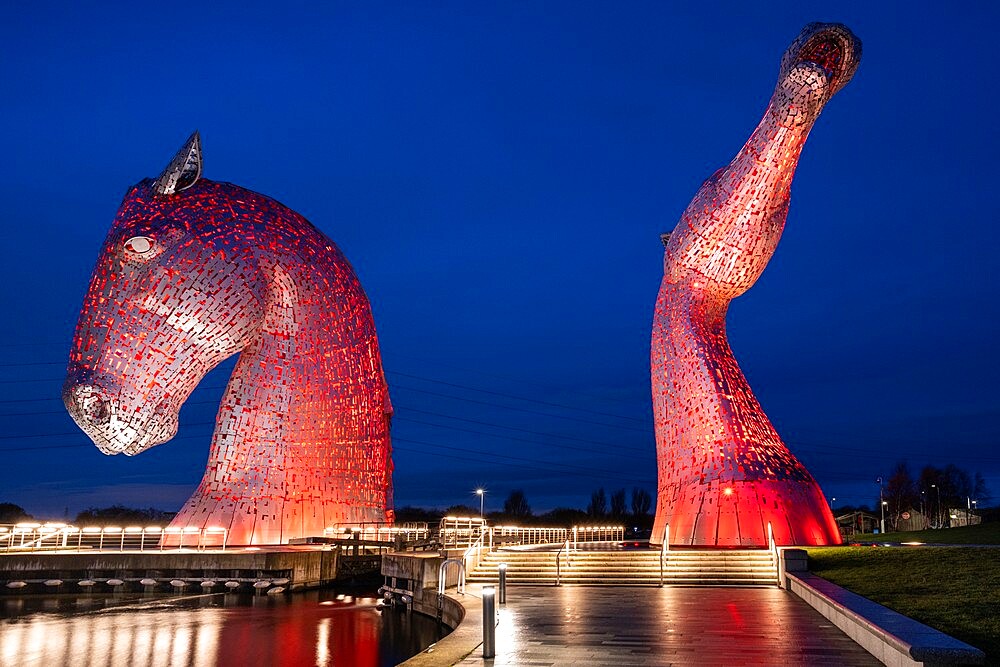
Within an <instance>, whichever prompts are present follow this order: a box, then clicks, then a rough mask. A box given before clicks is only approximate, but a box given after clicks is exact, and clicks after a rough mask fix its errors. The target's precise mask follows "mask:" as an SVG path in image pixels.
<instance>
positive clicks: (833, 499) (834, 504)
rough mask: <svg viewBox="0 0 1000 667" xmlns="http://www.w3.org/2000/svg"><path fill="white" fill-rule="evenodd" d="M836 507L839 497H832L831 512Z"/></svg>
mask: <svg viewBox="0 0 1000 667" xmlns="http://www.w3.org/2000/svg"><path fill="white" fill-rule="evenodd" d="M836 507H837V499H836V498H830V511H831V512H832V511H834V510H835V509H836Z"/></svg>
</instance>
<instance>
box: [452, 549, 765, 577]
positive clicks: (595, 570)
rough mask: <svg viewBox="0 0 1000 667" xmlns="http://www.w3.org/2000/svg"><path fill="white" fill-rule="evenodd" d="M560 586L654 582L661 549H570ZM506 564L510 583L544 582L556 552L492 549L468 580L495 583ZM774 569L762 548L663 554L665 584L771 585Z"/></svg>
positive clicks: (553, 573) (553, 572)
mask: <svg viewBox="0 0 1000 667" xmlns="http://www.w3.org/2000/svg"><path fill="white" fill-rule="evenodd" d="M560 561H561V564H560V568H559V569H560V572H559V580H560V583H562V584H580V585H603V586H658V585H659V584H660V552H659V550H654V549H648V550H635V551H631V550H618V551H574V552H572V553H570V554H569V563H568V564H567V562H566V552H563V553H562V556H561V558H560ZM500 563H506V564H507V583H508V584H528V585H532V584H533V585H548V586H551V585H553V584H555V582H556V554H555V552H554V551H517V550H507V551H494V552H491V553H488V554H483V559H482V562H480V564H479V566H478V567H476V568H475V569H473V570H472V571H471V572H470V573H469V574H468V576H467V581H469V582H477V583H496V582H497V579H498V575H497V565H499V564H500ZM777 578H778V573H777V569H776V565H775V562H774V559H773V557H772V554H771V552H770V551H768V550H766V549H677V550H672V551H669V552H667V560H666V565H665V568H664V574H663V583H664V585H670V586H774V585H775V584H776V583H777Z"/></svg>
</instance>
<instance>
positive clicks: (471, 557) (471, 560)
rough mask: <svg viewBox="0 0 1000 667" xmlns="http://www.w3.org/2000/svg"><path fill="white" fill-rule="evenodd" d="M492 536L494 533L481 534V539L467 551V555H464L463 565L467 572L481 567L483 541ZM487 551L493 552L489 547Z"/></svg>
mask: <svg viewBox="0 0 1000 667" xmlns="http://www.w3.org/2000/svg"><path fill="white" fill-rule="evenodd" d="M492 534H493V533H492V531H489V532H483V533H480V534H479V538H478V539H477V540H476V541H475V542H473V543H472V544H471V545H469V548H468V549H466V550H465V554H463V555H462V565H463V566H464V567H465V570H466V572H468V571H471V570H474V569H475V568H477V567H479V562H480V561H481V560H482V559H483V546H484V544H483V541H484V539H485V538H486V536H487V535H492ZM487 549H488V550H492V549H491V548H489V547H487Z"/></svg>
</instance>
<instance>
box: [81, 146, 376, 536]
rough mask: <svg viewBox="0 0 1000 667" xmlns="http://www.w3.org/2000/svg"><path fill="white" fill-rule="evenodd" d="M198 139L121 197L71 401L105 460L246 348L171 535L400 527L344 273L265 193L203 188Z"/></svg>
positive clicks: (368, 342) (364, 319) (361, 312)
mask: <svg viewBox="0 0 1000 667" xmlns="http://www.w3.org/2000/svg"><path fill="white" fill-rule="evenodd" d="M201 167H202V155H201V143H200V140H199V137H198V134H197V133H195V134H194V135H192V137H191V138H190V139H189V140H188V143H187V144H186V145H185V146H184V148H182V149H181V151H180V152H179V153H178V154H177V156H176V157H175V158H174V160H173V161H172V162H171V164H170V165H169V166H168V167H167V169H166V170H165V171H164V172H163V174H162V175H161V176H160V177H159V178H158V179H157V180H156V181H153V180H149V179H147V180H144V181H142V182H141V183H139V184H138V185H135V186H133V187H132V188H131V189H130V190H129V191H128V193H127V194H126V195H125V200H124V201H123V202H122V205H121V208H120V209H119V211H118V215H117V216H116V218H115V221H114V224H113V225H112V227H111V231H110V232H109V234H108V236H107V239H106V240H105V242H104V247H103V249H102V250H101V254H100V256H99V258H98V261H97V266H96V267H95V269H94V273H93V276H92V278H91V283H90V288H89V290H88V292H87V295H86V298H85V299H84V302H83V309H82V312H81V314H80V321H79V323H78V324H77V328H76V335H75V338H74V341H73V349H72V352H71V353H70V362H69V370H68V375H67V378H66V383H65V386H64V388H63V400H64V402H65V403H66V407H67V409H68V410H69V412H70V414H71V415H72V416H73V419H74V420H76V423H77V424H79V426H80V427H81V428H82V429H83V430H84V431H85V432H86V433H87V435H89V436H90V437H91V439H93V441H94V442H95V443H96V444H97V446H98V448H100V450H101V451H102V452H104V453H105V454H119V453H124V454H126V455H133V454H138V453H139V452H142V451H144V450H146V449H149V448H150V447H153V446H155V445H158V444H161V443H163V442H166V441H167V440H170V439H171V438H172V437H173V436H174V435H175V434H176V432H177V423H178V422H177V419H178V412H179V410H180V408H181V405H182V404H183V403H184V401H185V400H186V399H187V397H188V396H189V395H190V394H191V392H192V390H194V388H195V386H196V385H197V384H198V382H199V381H200V380H201V379H202V378H203V377H204V376H205V374H206V373H208V371H210V370H211V369H212V368H213V367H214V366H216V365H217V364H218V363H219V362H221V361H222V360H223V359H225V358H226V357H229V356H231V355H234V354H237V353H240V358H239V361H238V363H237V364H236V368H235V369H234V371H233V374H232V376H231V377H230V379H229V384H228V386H227V388H226V391H225V394H224V396H223V399H222V404H221V406H220V408H219V412H218V416H217V418H216V426H215V432H214V434H213V436H212V444H211V449H210V451H209V456H208V466H207V468H206V470H205V475H204V477H203V478H202V481H201V484H200V485H199V486H198V489H197V490H196V491H195V492H194V495H192V496H191V498H190V499H189V500H188V501H187V503H185V505H184V507H183V509H181V511H180V513H179V514H178V515H177V517H176V518H175V519H174V521H173V523H172V524H171V525H172V526H174V527H181V528H184V527H187V528H215V527H221V528H225V529H228V531H229V536H228V541H229V543H231V544H277V543H284V542H288V540H289V539H292V538H297V537H304V536H309V535H322V534H323V529H324V528H325V527H327V526H329V525H330V524H333V523H337V522H357V521H385V520H386V519H389V520H391V518H392V517H391V508H392V462H391V445H390V440H389V421H390V417H391V415H392V407H391V405H390V402H389V394H388V390H387V387H386V382H385V376H384V374H383V371H382V360H381V357H380V355H379V348H378V339H377V337H376V334H375V323H374V321H373V319H372V313H371V307H370V306H369V303H368V299H367V297H366V296H365V293H364V290H362V288H361V284H360V283H359V282H358V278H357V276H356V275H355V273H354V270H353V269H352V268H351V265H350V263H348V261H347V259H346V258H345V257H344V256H343V255H342V254H341V252H340V250H339V249H338V248H337V246H335V245H334V244H333V242H332V241H330V240H329V239H327V238H326V237H325V236H324V235H323V234H322V233H321V232H320V231H319V230H317V229H316V228H315V227H313V226H312V225H311V224H310V223H309V222H308V221H307V220H306V219H305V218H303V217H302V216H300V215H298V214H297V213H295V212H294V211H292V210H290V209H288V208H286V207H285V206H282V205H281V204H279V203H278V202H276V201H274V200H273V199H269V198H268V197H265V196H263V195H259V194H256V193H254V192H251V191H249V190H245V189H243V188H240V187H237V186H235V185H231V184H229V183H216V182H213V181H209V180H207V179H203V178H201Z"/></svg>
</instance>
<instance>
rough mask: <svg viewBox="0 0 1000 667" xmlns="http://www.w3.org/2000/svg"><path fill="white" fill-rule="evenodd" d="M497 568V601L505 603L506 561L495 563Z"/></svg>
mask: <svg viewBox="0 0 1000 667" xmlns="http://www.w3.org/2000/svg"><path fill="white" fill-rule="evenodd" d="M497 570H498V571H499V572H500V590H499V591H497V602H498V603H499V604H507V563H500V564H499V565H497Z"/></svg>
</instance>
